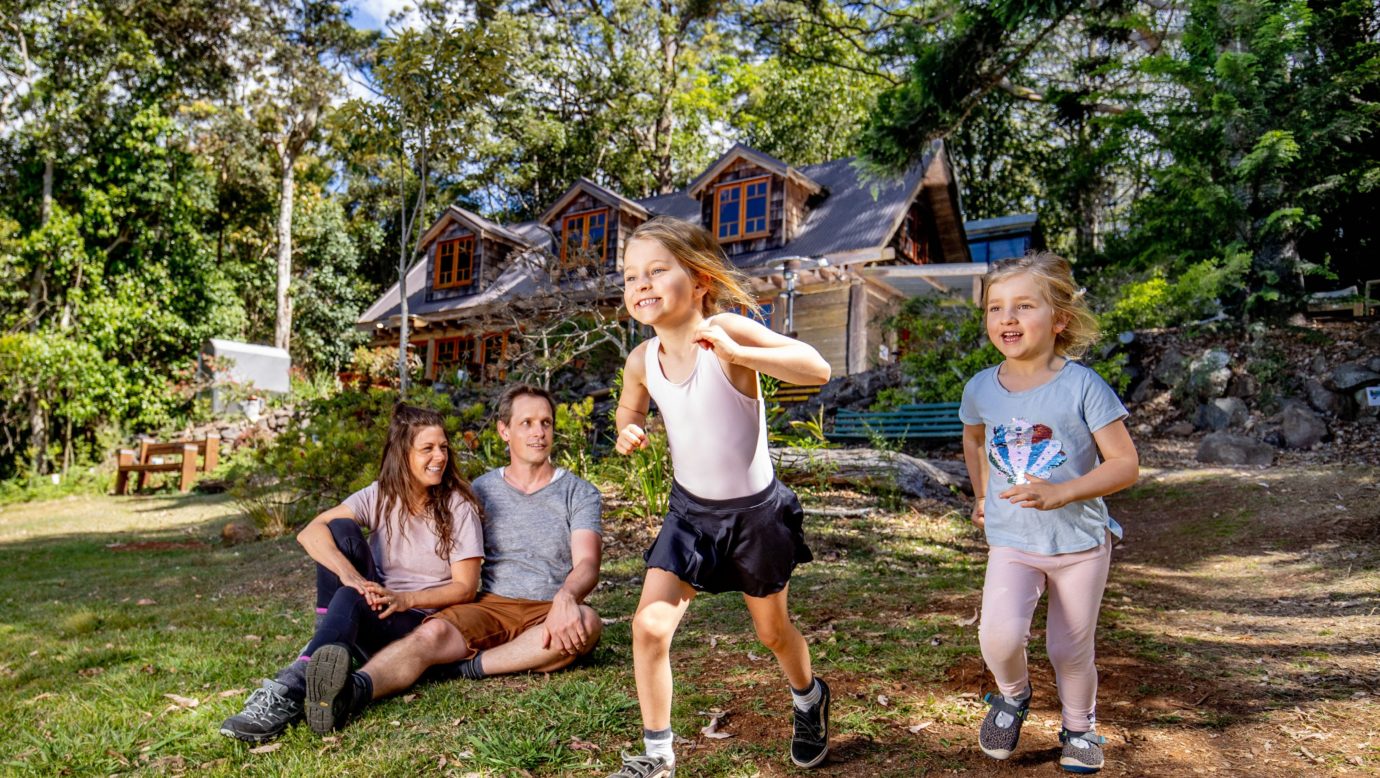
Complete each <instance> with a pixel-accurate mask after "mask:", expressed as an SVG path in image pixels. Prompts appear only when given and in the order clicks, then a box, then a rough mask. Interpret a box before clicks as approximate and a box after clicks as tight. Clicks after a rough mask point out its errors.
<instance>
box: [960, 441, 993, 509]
mask: <svg viewBox="0 0 1380 778" xmlns="http://www.w3.org/2000/svg"><path fill="white" fill-rule="evenodd" d="M986 447H987V426H986V425H985V424H964V425H963V464H965V465H967V466H968V481H969V482H970V483H972V485H973V523H974V524H976V525H978V526H979V527H981V526H983V525H984V524H985V523H986V520H987V510H986V505H985V503H986V500H987V457H986V456H984V449H985V448H986Z"/></svg>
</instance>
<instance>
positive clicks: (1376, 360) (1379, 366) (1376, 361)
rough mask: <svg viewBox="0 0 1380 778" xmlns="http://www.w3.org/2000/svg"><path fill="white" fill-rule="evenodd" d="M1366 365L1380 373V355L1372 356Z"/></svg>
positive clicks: (1374, 371)
mask: <svg viewBox="0 0 1380 778" xmlns="http://www.w3.org/2000/svg"><path fill="white" fill-rule="evenodd" d="M1366 367H1367V368H1369V369H1370V371H1371V372H1372V373H1380V357H1371V358H1370V361H1369V362H1367V363H1366Z"/></svg>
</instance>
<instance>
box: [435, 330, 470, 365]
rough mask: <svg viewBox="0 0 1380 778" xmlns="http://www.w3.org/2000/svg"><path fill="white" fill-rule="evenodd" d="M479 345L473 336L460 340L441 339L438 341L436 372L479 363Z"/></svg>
mask: <svg viewBox="0 0 1380 778" xmlns="http://www.w3.org/2000/svg"><path fill="white" fill-rule="evenodd" d="M476 346H477V344H476V343H475V339H474V336H473V335H461V336H460V337H458V338H439V339H437V341H436V371H437V372H438V373H439V372H440V371H441V370H443V369H445V368H449V367H465V366H467V365H472V364H475V363H476V362H478V360H477V359H476V358H475V357H476V356H477V354H478V352H477V351H476Z"/></svg>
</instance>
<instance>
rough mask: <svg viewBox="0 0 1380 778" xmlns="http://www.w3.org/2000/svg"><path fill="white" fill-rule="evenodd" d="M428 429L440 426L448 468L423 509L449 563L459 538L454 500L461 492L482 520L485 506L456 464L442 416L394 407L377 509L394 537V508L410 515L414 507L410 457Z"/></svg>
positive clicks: (409, 407) (439, 550) (441, 554)
mask: <svg viewBox="0 0 1380 778" xmlns="http://www.w3.org/2000/svg"><path fill="white" fill-rule="evenodd" d="M424 427H440V428H441V432H442V434H444V435H445V438H446V449H447V453H446V467H445V469H444V470H442V471H441V483H439V484H437V485H435V486H429V487H427V488H426V504H425V505H424V506H422V507H423V511H424V514H425V517H428V518H430V519H431V524H432V531H433V532H435V533H436V556H439V557H440V558H442V559H445V560H447V561H449V560H450V552H451V550H452V549H453V548H454V546H455V536H454V534H453V533H452V532H451V529H452V521H453V517H452V516H451V512H450V503H451V499H452V498H453V497H454V495H455V494H456V492H459V493H460V496H461V497H463V498H465V499H466V500H468V501H469V503H470V506H471V507H473V508H474V513H475V516H477V517H479V519H480V521H483V519H484V507H483V505H482V504H481V503H480V502H479V498H478V497H476V496H475V494H474V490H473V489H471V488H470V484H469V482H468V481H466V480H465V479H464V478H463V477H462V476H461V475H460V468H459V466H458V465H456V463H455V449H454V448H452V447H451V445H450V433H448V432H446V420H445V418H444V417H442V416H441V414H439V413H437V412H436V411H432V410H428V409H426V408H418V407H417V406H415V405H407V404H406V403H398V404H397V405H396V406H394V408H393V418H392V419H391V420H390V421H389V422H388V440H387V441H385V442H384V444H383V461H382V464H380V465H379V492H378V500H377V502H376V504H375V507H376V509H377V511H378V515H379V521H380V523H382V524H385V525H390V526H389V536H390V537H393V536H394V535H393V532H392V529H393V528H392V526H391V524H392V521H393V506H394V505H395V504H401V506H402V510H401V511H399V512H400V513H403V514H408V513H410V512H411V510H412V507H413V506H411V505H410V504H409V503H408V495H410V494H411V493H412V470H411V468H409V467H408V455H409V454H410V453H411V451H412V442H413V441H414V440H416V438H417V432H418V431H419V430H421V429H423V428H424ZM418 518H423V517H421V516H419V517H418ZM403 520H404V521H405V520H406V519H403Z"/></svg>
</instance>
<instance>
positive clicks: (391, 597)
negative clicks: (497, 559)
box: [366, 557, 483, 618]
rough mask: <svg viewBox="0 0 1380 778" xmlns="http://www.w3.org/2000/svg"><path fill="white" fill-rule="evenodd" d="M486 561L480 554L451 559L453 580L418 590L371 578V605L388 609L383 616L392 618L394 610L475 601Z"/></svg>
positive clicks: (380, 615) (381, 616)
mask: <svg viewBox="0 0 1380 778" xmlns="http://www.w3.org/2000/svg"><path fill="white" fill-rule="evenodd" d="M482 561H483V560H482V559H480V558H479V557H473V558H471V559H461V560H460V561H459V562H451V563H450V583H448V584H443V585H441V586H434V587H432V588H430V589H421V590H418V591H415V592H396V591H393V590H392V589H385V588H383V587H382V586H380V585H378V584H376V583H374V582H372V581H370V582H369V583H367V584H366V588H368V589H369V595H370V600H369V604H370V605H372V606H374V608H375V609H378V608H380V607H382V608H383V609H384V610H383V612H382V613H380V614H379V618H388V617H389V616H392V615H393V614H394V613H400V612H402V611H406V610H410V609H412V608H448V607H450V606H452V605H459V604H461V603H465V602H473V601H474V596H475V594H476V593H478V591H479V568H480V563H481V562H482Z"/></svg>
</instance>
